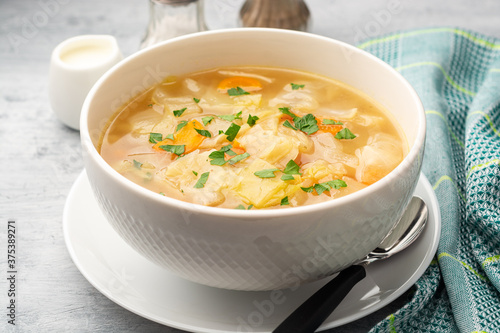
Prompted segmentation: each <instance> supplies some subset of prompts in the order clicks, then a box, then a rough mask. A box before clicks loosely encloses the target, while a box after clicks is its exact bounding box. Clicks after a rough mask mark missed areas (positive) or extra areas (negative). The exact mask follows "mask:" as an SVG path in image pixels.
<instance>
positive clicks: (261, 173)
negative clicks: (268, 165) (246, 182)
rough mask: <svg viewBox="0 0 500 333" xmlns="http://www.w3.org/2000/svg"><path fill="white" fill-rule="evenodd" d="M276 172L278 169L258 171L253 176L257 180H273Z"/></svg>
mask: <svg viewBox="0 0 500 333" xmlns="http://www.w3.org/2000/svg"><path fill="white" fill-rule="evenodd" d="M276 171H279V169H263V170H260V171H256V172H254V173H253V174H254V175H256V176H257V177H259V178H274V177H276V175H275V174H274V173H275V172H276Z"/></svg>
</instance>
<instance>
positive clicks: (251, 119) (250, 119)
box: [247, 114, 259, 127]
mask: <svg viewBox="0 0 500 333" xmlns="http://www.w3.org/2000/svg"><path fill="white" fill-rule="evenodd" d="M257 120H259V117H257V116H252V115H251V114H249V115H248V119H247V124H248V125H250V127H252V126H253V125H255V123H256V122H257Z"/></svg>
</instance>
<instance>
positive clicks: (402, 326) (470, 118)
mask: <svg viewBox="0 0 500 333" xmlns="http://www.w3.org/2000/svg"><path fill="white" fill-rule="evenodd" d="M359 47H360V48H361V49H364V50H366V51H368V52H370V53H372V54H374V55H376V56H377V57H379V58H381V59H382V60H384V61H386V62H387V63H389V64H390V65H391V66H393V67H394V68H396V69H397V70H398V71H399V72H400V73H401V74H402V75H403V76H404V77H405V78H406V79H407V80H408V81H409V82H410V83H411V84H412V85H413V87H414V88H415V89H416V90H417V92H418V94H419V96H420V98H421V99H422V102H423V104H424V108H425V112H426V117H427V142H426V150H425V157H424V162H423V170H422V171H423V173H424V174H425V175H426V176H427V178H428V179H429V181H430V182H431V184H432V185H433V188H434V191H435V192H436V195H437V197H438V201H439V206H440V209H441V215H442V234H441V239H440V242H439V246H438V252H437V255H436V260H434V261H433V263H432V264H431V265H430V266H429V268H428V269H427V271H426V272H425V273H424V275H423V276H422V277H421V278H420V279H419V281H418V282H417V283H416V285H415V294H414V296H413V297H412V299H411V300H409V302H408V303H407V304H406V305H405V306H404V307H403V308H401V309H400V310H399V311H397V312H396V313H394V314H392V315H391V316H389V317H388V318H386V319H385V320H384V321H382V322H381V323H379V324H378V325H377V326H375V327H374V328H373V329H372V330H371V332H398V333H409V332H419V333H420V332H462V333H472V332H478V333H479V332H487V333H493V332H500V40H499V39H494V38H489V37H485V36H482V35H480V34H477V33H474V32H469V31H464V30H461V29H454V28H433V29H424V30H416V31H408V32H402V33H398V34H394V35H390V36H386V37H382V38H378V39H373V40H370V41H367V42H365V43H363V44H361V45H359Z"/></svg>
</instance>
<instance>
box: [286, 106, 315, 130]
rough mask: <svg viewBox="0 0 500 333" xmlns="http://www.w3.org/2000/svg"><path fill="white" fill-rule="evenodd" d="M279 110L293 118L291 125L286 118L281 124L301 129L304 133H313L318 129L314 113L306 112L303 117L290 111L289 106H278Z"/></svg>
mask: <svg viewBox="0 0 500 333" xmlns="http://www.w3.org/2000/svg"><path fill="white" fill-rule="evenodd" d="M279 110H280V112H281V113H283V114H286V115H288V116H290V117H292V119H293V125H292V124H291V123H290V122H289V121H288V120H286V121H285V122H284V123H283V126H285V127H288V128H291V129H294V130H301V131H302V132H304V133H306V134H313V133H315V132H317V131H319V127H318V121H317V120H316V117H314V115H312V114H311V113H309V114H306V115H305V116H304V117H299V116H297V115H295V114H294V113H292V112H290V108H279Z"/></svg>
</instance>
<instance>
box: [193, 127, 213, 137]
mask: <svg viewBox="0 0 500 333" xmlns="http://www.w3.org/2000/svg"><path fill="white" fill-rule="evenodd" d="M194 130H195V131H196V132H198V134H200V135H203V136H205V137H207V138H211V137H212V134H210V132H209V131H207V130H202V129H197V128H195V129H194Z"/></svg>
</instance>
